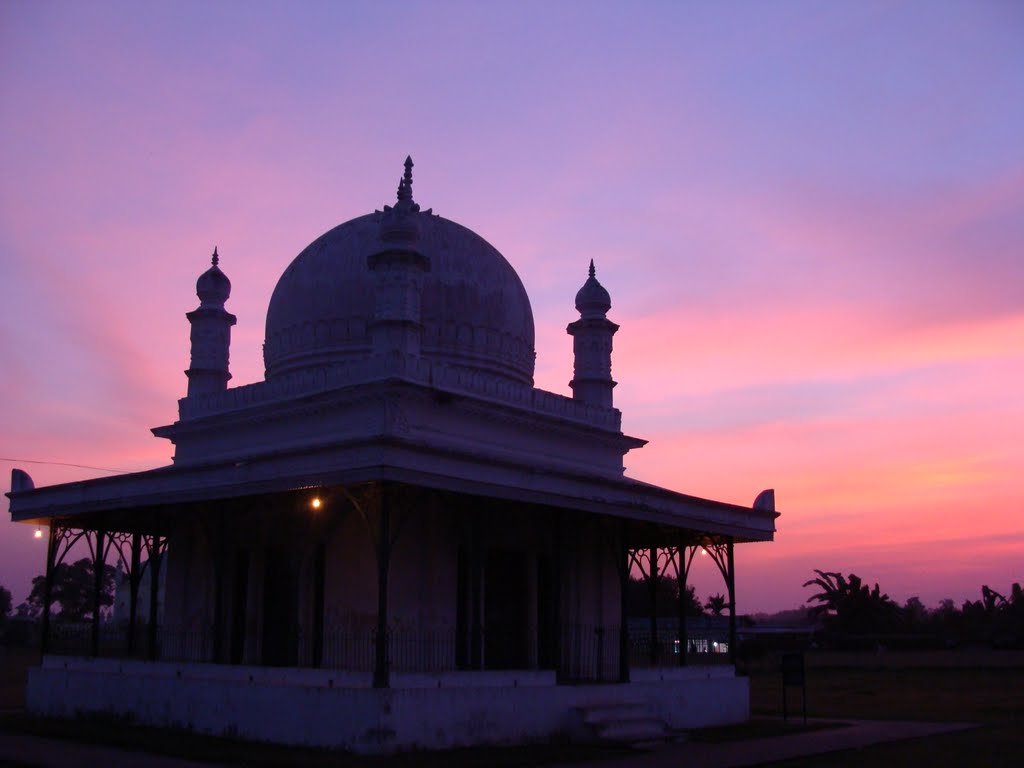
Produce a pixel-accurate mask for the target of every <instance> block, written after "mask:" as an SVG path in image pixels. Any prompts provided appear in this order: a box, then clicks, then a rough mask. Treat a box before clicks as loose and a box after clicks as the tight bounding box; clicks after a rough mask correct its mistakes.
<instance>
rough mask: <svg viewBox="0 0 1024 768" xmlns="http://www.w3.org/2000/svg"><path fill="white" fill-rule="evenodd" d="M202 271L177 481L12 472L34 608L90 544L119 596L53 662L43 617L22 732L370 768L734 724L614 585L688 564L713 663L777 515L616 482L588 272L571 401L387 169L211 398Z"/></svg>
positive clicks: (211, 283) (708, 680) (739, 703)
mask: <svg viewBox="0 0 1024 768" xmlns="http://www.w3.org/2000/svg"><path fill="white" fill-rule="evenodd" d="M212 262H213V263H212V265H211V266H210V268H209V269H208V270H207V271H206V272H204V273H203V274H202V275H201V276H200V277H199V280H198V283H197V285H196V293H197V295H198V298H199V306H198V307H197V308H196V309H194V310H193V311H191V312H189V313H188V314H187V318H188V321H189V323H190V325H191V364H190V366H189V369H188V370H187V371H186V375H187V377H188V389H187V394H186V396H185V397H184V398H182V399H181V400H180V401H179V403H178V406H179V408H178V419H177V421H175V422H174V423H173V424H169V425H166V426H161V427H157V428H155V429H153V433H154V434H155V435H156V436H157V437H160V438H163V439H167V440H170V441H171V443H173V445H174V458H173V463H172V464H171V465H169V466H166V467H161V468H158V469H154V470H150V471H145V472H137V473H133V474H126V475H120V476H115V477H106V478H97V479H93V480H87V481H83V482H76V483H68V484H62V485H55V486H49V487H43V488H34V487H33V483H32V480H31V478H30V477H29V476H28V475H27V474H26V473H24V472H22V471H21V470H15V471H14V477H13V478H12V491H11V493H10V494H9V496H10V499H11V507H10V508H11V515H12V518H13V519H14V520H16V521H22V522H26V523H30V524H33V525H47V526H49V531H50V534H49V547H48V552H47V584H48V585H49V584H52V581H53V572H54V570H55V569H56V568H57V567H58V565H59V564H60V563H61V562H62V561H63V560H64V558H65V555H67V553H68V550H69V549H70V548H72V547H78V548H79V549H81V548H83V547H86V546H87V547H88V550H89V552H90V553H91V556H92V557H93V559H94V561H98V562H113V561H117V562H119V563H120V567H121V569H122V571H123V573H124V578H125V579H126V580H127V584H128V585H129V594H130V600H129V601H128V602H129V604H130V605H129V607H128V609H127V616H128V618H127V620H126V628H125V629H124V630H123V631H120V630H119V631H120V634H119V635H118V637H119V638H121V640H119V641H118V642H117V643H115V642H114V641H112V640H111V639H110V629H109V627H107V626H105V625H104V622H103V621H101V611H99V610H97V611H95V612H94V621H93V622H92V625H91V627H90V628H89V635H88V638H87V642H86V643H85V644H84V645H83V646H82V647H80V648H77V649H76V652H75V653H74V654H69V653H68V651H67V649H65V648H63V647H61V642H62V640H61V638H60V636H59V632H58V627H57V622H56V621H55V620H54V619H51V617H50V613H51V611H50V610H49V605H48V606H47V610H46V611H45V612H44V616H43V640H42V642H43V651H44V657H43V664H42V666H41V667H40V668H38V669H35V670H32V673H31V677H30V680H29V685H28V691H27V707H28V709H29V711H30V712H33V713H36V714H44V715H53V716H66V717H68V716H75V715H77V714H80V713H107V714H114V715H119V716H129V717H131V718H132V719H133V721H135V722H139V723H148V724H154V725H164V726H185V727H189V728H192V729H194V730H197V731H200V732H206V733H218V734H221V733H230V734H234V735H237V736H240V737H245V738H253V739H263V740H269V741H277V742H282V743H293V744H307V745H320V746H331V747H338V748H343V749H350V750H353V751H357V752H366V753H381V752H392V751H396V750H401V749H413V748H443V747H451V746H461V745H470V744H485V743H517V742H524V741H531V740H540V739H547V738H550V737H552V736H553V735H556V734H560V733H572V734H576V735H581V734H582V735H583V736H586V735H590V736H594V735H602V734H603V735H606V736H609V737H614V736H615V734H616V733H618V734H619V735H623V734H625V733H627V732H628V727H627V725H628V724H632V725H631V726H630V727H632V728H633V729H634V731H636V732H637V733H639V731H637V729H638V728H639V729H640V730H641V731H643V729H651V728H654V729H661V730H664V729H680V728H689V727H696V726H703V725H712V724H723V723H728V722H736V721H740V720H743V719H745V718H746V717H748V715H749V690H748V684H747V680H746V679H745V678H743V677H741V676H737V675H736V674H735V671H734V669H733V667H732V666H730V665H714V666H708V665H694V664H693V663H689V664H688V663H687V661H688V660H687V656H688V654H687V653H686V652H685V649H687V648H688V645H687V634H686V621H685V615H684V613H683V611H682V609H680V621H679V629H678V633H677V636H674V637H672V638H661V640H662V641H664V642H662V643H661V644H659V643H658V642H657V639H656V637H654V636H655V635H656V633H657V625H656V623H655V620H654V618H653V617H652V621H651V637H650V638H649V639H648V640H649V642H648V645H649V658H648V657H647V656H645V657H644V658H643V659H641V660H639V661H638V660H637V658H636V653H635V648H634V647H633V646H632V644H631V640H630V635H629V631H628V626H627V622H626V621H625V615H626V592H627V590H626V585H627V583H628V580H629V578H630V574H631V573H634V574H635V573H638V572H641V571H643V572H645V573H646V574H647V575H648V576H650V575H651V572H652V571H653V572H654V574H655V575H659V574H662V575H671V576H674V577H675V578H677V579H678V581H679V585H680V587H681V588H682V590H681V591H682V592H685V586H686V577H687V573H688V570H689V565H690V563H691V561H692V560H693V555H694V554H695V553H696V552H697V551H699V550H703V551H705V552H707V553H709V554H710V555H712V557H713V558H714V560H715V562H716V563H717V564H718V565H719V567H720V569H721V571H722V575H723V577H724V578H725V584H726V588H727V592H728V595H729V607H730V609H731V610H732V613H733V621H732V623H731V632H730V638H729V640H730V642H729V648H730V650H734V649H735V615H734V614H735V590H734V584H735V578H734V572H735V571H734V569H735V565H734V545H735V544H737V543H744V542H758V541H771V540H772V538H773V536H774V530H775V518H776V517H777V513H776V512H775V508H774V506H775V505H774V494H773V492H772V491H765V492H764V493H762V494H761V495H760V496H758V498H757V500H756V501H755V502H754V504H753V505H752V506H751V507H744V506H738V505H733V504H728V503H723V502H718V501H711V500H706V499H701V498H697V497H694V496H688V495H684V494H681V493H677V492H675V491H672V490H668V489H666V488H661V487H658V486H655V485H651V484H647V483H643V482H639V481H636V480H632V479H630V478H628V477H626V476H625V475H624V465H623V459H624V456H625V455H626V454H627V452H629V451H631V450H636V449H638V448H641V447H642V446H643V445H644V444H645V441H644V440H641V439H638V438H635V437H631V436H628V435H626V434H624V433H623V432H622V429H621V414H620V412H619V411H618V410H617V409H616V408H615V407H614V404H613V392H614V388H615V381H614V380H613V378H612V340H613V337H614V336H615V333H616V331H617V330H618V328H619V326H618V325H616V324H615V323H614V322H612V320H610V319H609V317H608V312H609V310H610V308H611V305H612V302H611V298H610V296H609V293H608V291H607V290H606V289H605V288H604V287H603V286H602V285H601V283H600V282H598V279H597V274H596V271H595V267H594V264H593V263H592V262H591V264H590V265H589V275H588V276H587V277H586V280H585V282H584V283H583V286H582V287H581V288H580V290H579V292H578V293H577V294H576V300H575V306H576V310H577V312H578V315H579V316H578V318H577V319H575V320H573V321H572V322H571V323H569V325H568V328H567V332H568V333H569V335H571V336H572V339H573V352H574V362H575V367H574V372H573V378H572V381H571V383H570V386H571V387H572V396H571V397H567V396H563V395H559V394H554V393H551V392H546V391H544V390H541V389H538V388H536V387H535V386H534V381H533V374H534V358H535V352H534V318H533V312H532V310H531V307H530V301H529V298H528V296H527V294H526V291H525V289H524V287H523V284H522V282H521V281H520V279H519V276H518V275H517V274H516V272H515V270H514V269H513V268H512V266H511V265H510V264H509V263H508V262H507V261H506V260H505V258H504V257H503V256H502V255H501V254H500V253H499V252H498V251H497V250H496V249H495V248H494V247H492V246H491V245H490V244H489V243H488V242H486V241H485V240H484V239H483V238H482V237H480V236H479V235H477V234H476V233H474V232H472V231H471V230H469V229H467V228H465V227H463V226H461V225H459V224H456V223H455V222H453V221H449V220H448V219H445V218H442V217H441V216H438V215H436V214H434V213H433V212H432V211H430V210H421V209H420V206H419V205H417V203H416V202H415V201H414V198H413V178H412V161H411V159H407V160H406V163H405V173H404V175H403V177H402V179H401V181H400V183H399V186H398V194H397V201H396V202H395V204H394V205H392V206H384V208H383V210H380V211H376V212H374V213H371V214H368V215H365V216H361V217H359V218H355V219H352V220H351V221H347V222H345V223H343V224H341V225H339V226H337V227H335V228H334V229H331V230H330V231H328V232H326V233H325V234H323V235H321V236H320V237H319V238H317V239H316V240H314V241H313V242H312V243H311V244H310V245H309V246H308V247H307V248H306V249H305V250H303V251H302V252H301V253H300V254H299V255H298V256H297V257H296V258H295V260H294V261H292V263H291V264H290V265H289V266H288V267H287V269H285V271H284V273H283V274H282V275H281V278H280V280H279V281H278V283H277V287H276V288H275V290H274V293H273V296H272V298H271V300H270V305H269V308H268V311H267V319H266V338H265V343H264V347H263V356H264V362H265V369H266V375H265V380H264V381H260V382H257V383H253V384H248V385H245V386H238V387H229V386H228V382H229V380H230V378H231V374H230V372H229V365H228V359H229V348H230V338H231V328H232V326H233V325H234V324H235V317H234V315H232V314H231V313H230V312H229V311H228V310H227V308H226V304H227V301H228V299H229V296H230V293H231V283H230V282H229V280H228V278H227V276H226V275H225V274H224V272H223V271H222V270H221V266H220V263H219V255H218V253H217V252H216V251H214V254H213V258H212ZM586 266H587V265H586V263H583V264H582V265H581V273H582V272H583V271H584V269H585V268H586ZM581 277H582V274H581ZM622 375H628V372H626V373H623V374H622ZM144 578H145V584H146V587H147V588H146V589H142V588H141V586H140V585H141V584H142V582H143V579H144ZM158 593H159V608H158V603H157V595H158ZM51 597H52V596H51V594H50V593H49V591H48V592H47V602H48V603H49V600H50V599H51ZM143 602H145V604H146V605H150V606H152V609H151V610H145V611H140V610H139V609H138V607H137V606H138V605H141V604H143ZM85 646H88V647H85ZM666 648H667V649H668V650H667V651H666V650H665V649H666ZM673 648H674V652H673V650H672V649H673ZM680 649H682V652H680ZM691 661H692V660H691ZM616 707H618V709H617V710H616ZM630 708H632V710H634V714H633V715H632V716H627V715H623V714H622V711H623V709H626V710H629V709H630ZM615 712H619V715H618V718H619V719H618V720H616V715H615V714H614V713H615ZM637 713H642V716H641V715H640V714H637ZM615 728H619V729H620V730H619V731H618V732H616V731H615Z"/></svg>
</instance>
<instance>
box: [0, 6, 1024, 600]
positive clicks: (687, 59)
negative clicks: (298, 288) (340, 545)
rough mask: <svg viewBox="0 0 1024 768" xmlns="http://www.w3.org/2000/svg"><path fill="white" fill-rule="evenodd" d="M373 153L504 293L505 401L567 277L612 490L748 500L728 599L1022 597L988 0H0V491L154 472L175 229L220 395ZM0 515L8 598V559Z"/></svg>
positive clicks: (1021, 29)
mask: <svg viewBox="0 0 1024 768" xmlns="http://www.w3.org/2000/svg"><path fill="white" fill-rule="evenodd" d="M406 154H412V156H413V158H414V160H415V161H416V170H415V181H416V183H415V192H416V199H417V201H418V202H419V203H421V204H422V205H423V206H424V207H425V208H427V207H432V208H433V209H434V211H435V212H436V213H439V214H441V215H442V216H445V217H447V218H451V219H454V220H455V221H458V222H460V223H462V224H464V225H466V226H468V227H469V228H471V229H473V230H475V231H476V232H478V233H480V234H481V235H482V236H483V237H485V238H486V239H487V240H488V241H489V242H491V243H492V244H493V245H494V246H495V247H496V248H498V250H500V251H501V252H502V253H503V254H504V255H505V257H506V258H507V259H508V260H509V262H511V264H512V265H513V266H514V267H515V268H516V270H517V271H518V273H519V275H520V277H521V278H522V280H523V283H524V285H525V286H526V289H527V291H528V293H529V295H530V299H531V301H532V304H533V310H534V315H535V320H536V327H537V373H536V384H537V386H539V387H541V388H544V389H548V390H551V391H554V392H559V393H563V394H569V393H570V390H569V387H568V381H569V379H570V378H571V377H572V343H571V341H572V340H571V339H570V337H569V336H567V335H566V333H565V326H566V324H567V323H569V322H571V321H572V320H574V319H575V318H576V317H577V314H576V312H575V310H574V308H573V297H574V296H575V293H576V291H577V289H578V288H579V287H580V285H582V283H583V281H584V279H585V278H586V272H587V265H588V263H589V260H590V259H591V258H593V259H594V261H595V262H596V265H597V275H598V278H599V279H600V281H601V282H602V283H603V285H604V286H605V287H606V288H607V289H608V291H609V292H610V294H611V296H612V302H613V307H612V310H611V313H610V317H611V318H612V319H613V320H614V321H615V322H617V323H619V324H620V326H621V330H620V331H619V333H618V335H617V336H616V337H615V352H614V355H613V373H614V376H615V378H616V380H617V381H618V382H619V385H618V387H617V388H616V390H615V397H616V406H617V407H619V408H620V409H621V410H622V413H623V426H624V430H625V431H626V432H627V433H629V434H632V435H635V436H638V437H643V438H646V439H648V440H649V441H650V443H649V444H648V445H647V446H646V447H644V448H642V449H640V450H638V451H635V452H632V453H630V454H629V455H628V456H627V457H626V464H627V467H628V470H627V473H628V474H629V475H630V476H632V477H635V478H638V479H641V480H645V481H649V482H654V483H658V484H660V485H665V486H668V487H670V488H673V489H675V490H679V491H683V492H685V493H690V494H694V495H698V496H705V497H709V498H715V499H721V500H725V501H730V502H736V503H741V504H747V505H749V504H751V503H752V502H753V499H754V497H755V496H756V495H757V494H758V492H759V491H761V490H762V489H764V488H769V487H770V488H775V489H776V498H777V504H778V508H779V510H780V511H781V512H782V517H780V518H779V520H778V532H777V535H776V541H775V542H774V543H771V544H751V545H746V546H742V547H739V548H738V550H737V591H738V603H739V605H738V608H739V610H740V611H741V612H754V611H774V610H779V609H783V608H790V607H795V606H797V605H799V604H800V603H802V602H803V601H804V600H805V599H806V598H807V597H808V596H809V595H810V594H811V590H808V589H803V588H802V587H801V584H802V583H803V582H804V581H806V580H808V579H810V578H812V577H813V575H814V574H813V569H814V568H820V569H826V570H838V571H843V572H850V571H852V572H854V573H856V574H858V575H860V576H861V577H862V578H863V579H864V580H865V581H868V582H871V583H874V582H876V581H877V582H879V583H880V585H881V587H882V589H883V590H884V591H886V592H888V593H889V594H890V596H892V597H893V598H894V599H896V600H898V601H900V602H903V601H904V600H906V599H907V598H908V597H910V596H912V595H917V596H920V598H921V599H922V600H923V601H924V602H925V604H927V605H934V604H936V603H937V602H938V601H939V600H940V599H942V598H945V597H951V598H953V599H955V600H956V601H957V602H958V603H960V602H962V601H963V600H964V599H966V598H971V599H977V598H978V597H979V590H980V587H981V585H982V584H988V585H990V586H992V587H993V588H995V589H997V590H999V591H1005V590H1008V589H1009V586H1010V583H1011V582H1013V581H1024V4H1022V3H1019V2H1013V1H1011V0H1007V1H1006V2H984V1H982V0H979V1H978V2H971V3H968V2H940V1H939V0H928V1H927V2H898V3H893V2H881V3H874V2H856V3H854V2H849V3H835V2H733V3H706V2H681V1H680V0H674V1H673V2H664V3H657V2H646V3H625V2H623V3H600V2H553V1H552V0H547V1H546V2H514V3H508V2H506V3H490V2H468V3H454V2H426V3H416V2H402V3H397V2H394V3H389V2H368V3H359V2H325V3H317V2H301V3H284V2H280V3H259V2H217V3H205V2H194V3H193V2H147V3H143V4H139V3H135V2H124V3H102V2H88V3H83V2H7V3H3V4H2V5H0V275H2V279H0V307H2V309H0V360H2V363H3V367H2V374H0V478H2V483H3V490H4V491H7V490H9V480H10V469H11V467H12V466H18V467H20V468H22V469H25V470H27V471H28V472H29V473H30V474H31V475H32V476H33V477H34V479H35V481H36V484H37V485H46V484H51V483H56V482H65V481H70V480H78V479H83V478H86V477H94V476H99V475H102V474H104V473H103V472H98V471H95V470H89V469H77V468H73V467H61V466H54V465H52V464H32V463H29V460H32V461H40V462H65V463H70V464H81V465H88V466H91V467H100V468H106V469H114V470H129V471H134V470H140V469H146V468H150V467H154V466H160V465H163V464H167V463H169V461H170V455H171V450H170V447H171V446H170V444H169V443H168V442H166V441H164V440H159V439H157V438H155V437H153V436H152V435H151V434H150V432H149V429H150V427H154V426H158V425H163V424H169V423H171V422H172V421H174V419H175V418H176V408H177V398H179V397H181V396H182V395H184V392H185V385H186V380H185V376H184V374H183V370H184V369H185V368H186V367H187V365H188V351H189V349H188V339H189V326H188V322H187V321H186V319H185V317H184V313H185V312H187V311H189V310H192V309H194V308H195V307H196V306H197V303H198V302H197V299H196V296H195V280H196V278H197V277H198V275H199V274H200V273H201V272H202V271H203V270H205V269H206V268H207V266H208V265H209V257H210V253H211V252H212V250H213V247H214V245H216V246H218V248H219V251H220V255H221V267H222V268H223V270H224V271H225V273H226V274H227V275H228V276H229V277H230V279H231V281H232V284H233V290H232V296H231V299H230V300H229V302H228V309H229V311H231V312H233V313H234V314H235V315H237V316H238V325H237V326H236V327H235V329H234V333H233V341H232V349H231V367H232V372H233V375H234V378H233V380H232V384H233V385H237V384H244V383H248V382H252V381H257V380H260V379H262V378H263V362H262V349H261V345H262V342H263V334H264V321H265V313H266V307H267V303H268V301H269V299H270V295H271V292H272V291H273V288H274V285H275V283H276V281H277V278H278V277H279V275H280V274H281V272H282V271H283V270H284V269H285V267H286V266H287V265H288V264H289V262H290V261H291V260H292V259H293V258H294V257H295V256H296V255H297V254H298V253H299V252H300V251H301V250H302V249H303V248H304V247H305V246H306V245H307V244H308V243H309V242H310V241H311V240H313V239H315V238H316V237H317V236H318V235H320V234H321V233H322V232H324V231H326V230H327V229H330V228H331V227H333V226H334V225H336V224H338V223H340V222H342V221H345V220H347V219H350V218H353V217H355V216H358V215H361V214H363V213H367V212H369V211H372V210H373V209H375V208H380V207H381V206H382V205H383V204H385V203H390V202H391V200H392V199H393V195H394V188H395V185H396V182H397V180H398V177H399V175H400V174H401V171H402V166H401V164H402V161H403V160H404V158H405V156H406ZM11 459H16V460H17V461H14V462H12V461H11ZM3 518H4V519H3V521H0V584H3V585H5V586H7V587H8V588H9V589H11V591H12V592H13V593H14V600H15V604H17V603H18V602H20V601H21V600H23V599H24V597H25V596H26V594H27V592H28V585H29V580H30V578H31V576H32V575H34V574H37V573H39V572H41V571H42V569H43V566H44V558H45V553H44V545H42V544H40V543H37V542H36V541H34V540H33V538H32V531H33V529H32V528H30V527H27V526H21V525H14V524H12V523H10V522H7V519H8V516H7V515H4V516H3ZM82 556H84V551H83V553H82ZM708 560H710V558H708ZM694 576H695V581H696V583H697V588H698V594H700V595H701V596H702V597H706V596H707V595H708V594H709V593H713V592H723V591H724V585H723V584H722V583H721V579H720V577H719V576H718V575H717V573H716V572H713V566H712V564H711V563H710V562H705V563H700V562H698V563H697V565H696V566H695V568H694Z"/></svg>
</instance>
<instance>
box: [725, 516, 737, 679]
mask: <svg viewBox="0 0 1024 768" xmlns="http://www.w3.org/2000/svg"><path fill="white" fill-rule="evenodd" d="M725 551H726V558H727V563H728V566H727V568H728V576H726V586H727V587H728V589H729V661H731V662H733V663H734V664H735V663H736V560H735V558H734V557H733V538H732V536H730V537H729V538H728V539H727V541H726V545H725Z"/></svg>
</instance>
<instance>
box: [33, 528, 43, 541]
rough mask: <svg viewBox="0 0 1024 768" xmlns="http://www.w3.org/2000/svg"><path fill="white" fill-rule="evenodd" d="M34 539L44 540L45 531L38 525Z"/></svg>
mask: <svg viewBox="0 0 1024 768" xmlns="http://www.w3.org/2000/svg"><path fill="white" fill-rule="evenodd" d="M33 537H34V538H37V539H41V538H43V529H42V528H40V527H39V526H38V525H37V526H36V532H35V533H34V534H33Z"/></svg>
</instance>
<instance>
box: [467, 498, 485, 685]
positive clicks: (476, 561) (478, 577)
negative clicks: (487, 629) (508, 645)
mask: <svg viewBox="0 0 1024 768" xmlns="http://www.w3.org/2000/svg"><path fill="white" fill-rule="evenodd" d="M469 525H470V533H469V535H470V538H471V541H470V547H469V594H470V598H469V599H470V611H469V617H470V618H469V621H470V630H469V667H470V669H483V668H484V648H483V645H484V622H483V615H482V614H483V611H482V610H481V604H482V603H483V582H484V553H483V544H482V541H481V538H482V537H481V534H480V518H479V517H478V516H477V514H476V513H471V517H470V522H469Z"/></svg>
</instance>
